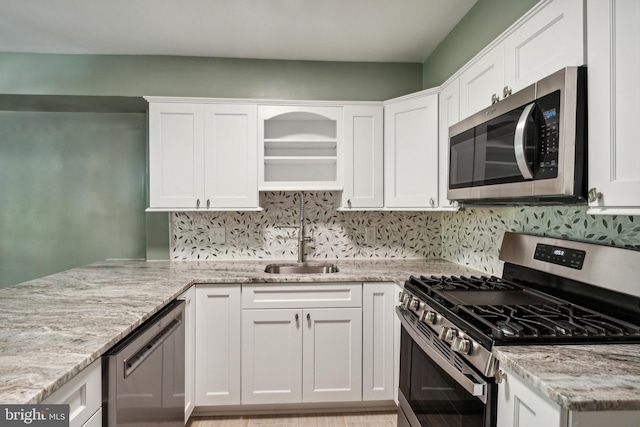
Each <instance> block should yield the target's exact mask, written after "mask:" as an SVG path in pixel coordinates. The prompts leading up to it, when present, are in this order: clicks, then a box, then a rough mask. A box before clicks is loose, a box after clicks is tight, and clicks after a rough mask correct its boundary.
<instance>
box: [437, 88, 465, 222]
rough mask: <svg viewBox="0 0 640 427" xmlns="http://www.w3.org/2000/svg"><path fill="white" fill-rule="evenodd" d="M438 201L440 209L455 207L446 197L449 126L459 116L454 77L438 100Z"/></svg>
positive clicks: (458, 94)
mask: <svg viewBox="0 0 640 427" xmlns="http://www.w3.org/2000/svg"><path fill="white" fill-rule="evenodd" d="M438 107H439V108H438V110H439V112H440V115H439V117H438V120H439V132H438V133H439V137H438V192H439V193H438V201H439V206H440V208H441V209H443V210H446V209H457V202H451V201H450V200H449V199H448V198H447V190H448V188H449V127H450V126H453V125H454V124H456V123H458V121H459V118H460V80H459V79H455V80H453V81H451V82H450V83H448V84H447V85H446V86H444V87H443V88H442V89H441V91H440V98H439V100H438Z"/></svg>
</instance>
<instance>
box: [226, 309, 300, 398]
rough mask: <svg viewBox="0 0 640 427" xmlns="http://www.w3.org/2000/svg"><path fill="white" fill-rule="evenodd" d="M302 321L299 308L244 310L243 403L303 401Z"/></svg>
mask: <svg viewBox="0 0 640 427" xmlns="http://www.w3.org/2000/svg"><path fill="white" fill-rule="evenodd" d="M302 322H303V319H302V311H301V310H296V309H283V310H243V311H242V355H241V358H242V404H243V405H246V404H254V403H258V404H260V403H295V402H301V401H302V329H301V326H302ZM237 357H238V354H236V358H237Z"/></svg>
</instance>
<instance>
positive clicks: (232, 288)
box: [195, 285, 240, 406]
mask: <svg viewBox="0 0 640 427" xmlns="http://www.w3.org/2000/svg"><path fill="white" fill-rule="evenodd" d="M239 354H240V285H196V399H195V402H196V406H206V405H238V404H240V359H239V356H238V355H239Z"/></svg>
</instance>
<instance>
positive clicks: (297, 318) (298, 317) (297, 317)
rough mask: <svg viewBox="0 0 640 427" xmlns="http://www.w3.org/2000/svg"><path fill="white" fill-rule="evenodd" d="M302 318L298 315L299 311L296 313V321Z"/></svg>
mask: <svg viewBox="0 0 640 427" xmlns="http://www.w3.org/2000/svg"><path fill="white" fill-rule="evenodd" d="M298 320H300V316H298V313H296V322H297V321H298Z"/></svg>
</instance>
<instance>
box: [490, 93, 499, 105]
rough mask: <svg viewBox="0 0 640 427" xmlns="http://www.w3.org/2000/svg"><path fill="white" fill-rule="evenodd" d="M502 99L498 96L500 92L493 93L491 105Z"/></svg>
mask: <svg viewBox="0 0 640 427" xmlns="http://www.w3.org/2000/svg"><path fill="white" fill-rule="evenodd" d="M498 101H500V97H499V96H498V94H495V93H494V94H493V95H491V105H493V104H495V103H496V102H498Z"/></svg>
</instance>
